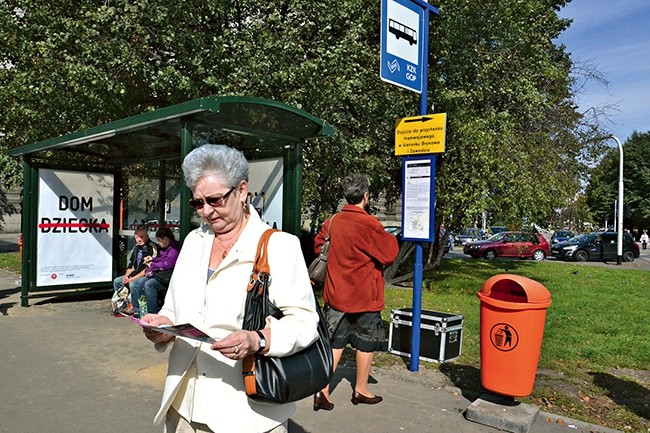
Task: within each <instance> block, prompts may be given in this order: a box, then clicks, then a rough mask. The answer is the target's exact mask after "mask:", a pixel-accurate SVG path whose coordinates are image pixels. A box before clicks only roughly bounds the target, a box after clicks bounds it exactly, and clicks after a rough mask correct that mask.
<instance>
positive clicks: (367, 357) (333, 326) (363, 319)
mask: <svg viewBox="0 0 650 433" xmlns="http://www.w3.org/2000/svg"><path fill="white" fill-rule="evenodd" d="M369 189H370V183H369V181H368V177H367V176H366V175H364V174H353V175H350V176H348V177H346V178H345V179H344V180H343V191H344V195H345V199H346V201H347V202H348V204H347V205H345V206H344V207H343V209H341V211H340V212H339V213H338V214H337V216H336V218H334V220H333V222H332V219H329V220H328V221H326V222H325V224H324V225H323V227H322V228H321V230H320V231H319V232H318V235H316V239H315V245H314V251H315V252H316V254H319V253H320V248H321V246H322V245H323V243H324V242H325V238H326V237H327V234H328V233H329V234H330V249H329V256H328V259H327V268H328V272H327V277H326V280H325V287H324V292H323V298H324V300H325V308H324V313H325V318H326V320H327V324H328V327H329V330H330V335H331V342H332V349H333V353H334V369H335V370H336V367H337V365H338V363H339V361H340V360H341V356H342V354H343V349H344V348H345V346H346V345H348V344H350V345H351V346H352V347H353V348H355V349H356V382H355V383H354V387H353V391H352V404H354V405H357V404H359V403H362V404H377V403H379V402H381V401H382V398H381V397H380V396H378V395H375V394H373V393H372V392H370V390H369V389H368V377H369V376H370V368H371V366H372V360H373V358H374V352H377V351H384V350H386V346H387V342H386V333H385V331H384V326H383V323H382V321H381V314H380V313H381V310H383V308H384V267H385V266H388V265H390V264H391V263H393V262H394V261H395V259H396V258H397V253H398V252H399V247H398V245H397V239H395V236H393V235H391V234H390V233H388V232H387V231H386V230H384V227H383V226H382V225H381V223H380V222H379V220H377V218H375V217H373V216H371V215H370V214H368V212H367V208H368V203H369ZM330 225H331V227H330ZM333 408H334V404H333V403H332V402H331V400H330V389H329V385H328V386H327V387H326V388H325V389H323V390H322V391H321V392H319V393H317V394H316V395H315V396H314V410H318V409H323V410H332V409H333Z"/></svg>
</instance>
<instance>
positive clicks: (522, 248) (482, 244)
mask: <svg viewBox="0 0 650 433" xmlns="http://www.w3.org/2000/svg"><path fill="white" fill-rule="evenodd" d="M463 252H464V253H465V254H469V255H470V256H472V257H474V258H475V259H478V258H480V257H483V258H486V259H488V260H493V259H495V258H497V257H519V258H522V259H527V258H532V259H535V260H544V259H545V258H546V257H547V256H548V255H549V245H548V242H547V241H546V239H544V236H542V235H540V234H537V233H526V232H501V233H497V234H496V235H494V236H492V237H490V238H488V239H486V240H484V241H474V242H469V243H467V244H466V245H465V247H464V248H463Z"/></svg>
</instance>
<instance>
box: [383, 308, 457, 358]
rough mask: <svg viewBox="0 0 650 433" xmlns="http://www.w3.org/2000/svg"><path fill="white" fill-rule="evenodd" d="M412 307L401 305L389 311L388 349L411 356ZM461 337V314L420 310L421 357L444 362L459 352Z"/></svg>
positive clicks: (394, 352)
mask: <svg viewBox="0 0 650 433" xmlns="http://www.w3.org/2000/svg"><path fill="white" fill-rule="evenodd" d="M412 324H413V309H412V308H400V309H395V310H391V312H390V331H389V333H388V350H389V352H390V353H393V354H395V355H402V356H408V357H410V356H411V328H412ZM462 341H463V316H458V315H455V314H450V313H439V312H437V311H428V310H422V315H421V320H420V359H421V360H424V361H430V362H447V361H451V360H453V359H456V358H458V357H459V356H460V352H461V345H462Z"/></svg>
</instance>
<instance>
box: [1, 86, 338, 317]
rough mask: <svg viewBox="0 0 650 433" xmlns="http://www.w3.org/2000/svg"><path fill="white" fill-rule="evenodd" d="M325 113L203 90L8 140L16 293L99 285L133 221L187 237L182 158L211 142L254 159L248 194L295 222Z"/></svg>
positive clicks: (262, 209) (278, 217)
mask: <svg viewBox="0 0 650 433" xmlns="http://www.w3.org/2000/svg"><path fill="white" fill-rule="evenodd" d="M333 136H334V129H333V128H332V127H331V126H330V125H329V124H327V123H326V122H325V121H323V120H321V119H319V118H317V117H314V116H312V115H310V114H309V113H306V112H305V111H302V110H300V109H298V108H295V107H291V106H289V105H286V104H284V103H280V102H277V101H272V100H268V99H261V98H253V97H233V96H228V97H206V98H200V99H195V100H192V101H188V102H185V103H182V104H178V105H174V106H170V107H166V108H161V109H158V110H155V111H151V112H146V113H143V114H139V115H136V116H132V117H128V118H125V119H121V120H117V121H114V122H111V123H107V124H103V125H99V126H96V127H94V128H90V129H87V130H83V131H77V132H74V133H71V134H68V135H65V136H61V137H57V138H52V139H48V140H45V141H41V142H38V143H34V144H30V145H26V146H23V147H20V148H16V149H13V150H11V151H10V152H9V154H10V155H11V156H15V157H20V158H22V160H23V168H24V183H23V213H22V232H23V255H22V294H21V305H22V306H28V305H29V299H30V298H37V297H49V296H53V295H55V294H56V295H70V294H77V293H79V292H83V293H89V292H99V291H106V290H107V288H108V287H109V286H110V287H111V289H112V286H111V282H112V280H113V278H115V277H116V276H117V275H119V273H120V272H121V271H122V269H120V267H121V266H122V265H121V263H120V249H124V247H125V245H126V244H128V240H129V235H130V234H132V233H133V229H134V228H136V227H138V226H144V227H145V228H147V229H150V230H152V231H155V230H156V229H157V228H158V227H161V226H163V225H166V226H169V227H170V228H172V230H174V231H175V232H177V234H178V237H179V239H180V240H181V242H182V240H183V239H184V238H185V236H186V235H187V233H188V232H189V231H190V230H191V229H192V227H193V226H195V225H197V224H198V223H199V222H198V220H197V216H196V214H195V213H194V211H193V210H192V209H191V208H190V206H189V203H188V201H189V199H190V198H191V197H190V195H191V192H190V190H189V189H188V188H187V187H186V186H185V181H184V179H183V178H182V177H183V176H182V172H181V170H180V164H181V162H182V160H183V158H184V157H185V155H187V154H188V153H189V152H190V151H191V150H192V149H194V148H195V147H198V146H200V145H202V144H206V143H214V144H227V145H229V146H232V147H235V148H237V149H239V150H241V151H242V152H244V154H245V155H246V158H247V159H248V160H249V163H250V176H249V190H250V194H249V198H248V200H249V202H250V204H252V205H253V206H254V207H255V209H256V210H257V211H258V212H259V213H260V215H261V216H262V219H263V220H265V221H266V222H267V223H269V225H272V226H274V227H277V228H279V229H281V230H284V231H287V232H289V233H293V234H296V235H299V234H300V214H301V196H302V150H303V145H304V144H305V142H306V141H307V140H310V139H317V138H326V137H333Z"/></svg>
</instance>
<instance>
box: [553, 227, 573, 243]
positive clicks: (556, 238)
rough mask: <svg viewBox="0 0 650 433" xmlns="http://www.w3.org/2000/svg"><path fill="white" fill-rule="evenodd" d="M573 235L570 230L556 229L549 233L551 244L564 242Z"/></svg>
mask: <svg viewBox="0 0 650 433" xmlns="http://www.w3.org/2000/svg"><path fill="white" fill-rule="evenodd" d="M574 236H575V234H573V232H572V231H571V230H556V231H554V232H553V235H551V245H553V244H556V243H558V242H566V241H568V240H569V239H571V238H572V237H574Z"/></svg>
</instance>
